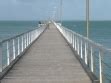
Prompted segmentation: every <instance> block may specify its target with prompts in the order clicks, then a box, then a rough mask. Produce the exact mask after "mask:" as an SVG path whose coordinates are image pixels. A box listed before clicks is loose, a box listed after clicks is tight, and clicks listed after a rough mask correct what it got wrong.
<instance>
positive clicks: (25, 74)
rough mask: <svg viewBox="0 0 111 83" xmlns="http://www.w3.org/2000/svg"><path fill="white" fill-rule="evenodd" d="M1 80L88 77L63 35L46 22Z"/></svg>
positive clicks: (18, 82)
mask: <svg viewBox="0 0 111 83" xmlns="http://www.w3.org/2000/svg"><path fill="white" fill-rule="evenodd" d="M1 82H2V83H91V80H90V78H89V77H88V76H87V74H86V73H85V71H84V69H83V68H82V67H81V65H80V63H79V61H78V60H77V59H76V57H75V56H74V54H73V52H72V51H71V49H70V47H69V46H68V44H67V43H66V41H65V40H64V38H63V37H62V36H61V35H60V33H59V32H58V31H57V29H56V28H55V26H53V25H52V24H50V27H49V28H48V29H47V30H46V31H45V32H44V33H43V35H41V37H40V38H39V39H38V40H37V41H36V42H35V43H34V44H33V45H32V46H31V48H30V49H29V50H28V51H27V53H26V54H25V55H24V56H23V57H22V58H21V60H20V61H18V62H17V64H16V65H15V66H14V67H13V69H12V70H11V71H10V72H9V73H8V74H7V75H6V76H5V77H4V79H3V80H2V81H1Z"/></svg>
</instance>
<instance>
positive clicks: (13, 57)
mask: <svg viewBox="0 0 111 83" xmlns="http://www.w3.org/2000/svg"><path fill="white" fill-rule="evenodd" d="M13 59H15V40H14V39H13Z"/></svg>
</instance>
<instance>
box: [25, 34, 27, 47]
mask: <svg viewBox="0 0 111 83" xmlns="http://www.w3.org/2000/svg"><path fill="white" fill-rule="evenodd" d="M24 40H25V48H26V46H27V45H26V44H27V42H26V41H27V35H26V34H24Z"/></svg>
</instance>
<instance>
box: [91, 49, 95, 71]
mask: <svg viewBox="0 0 111 83" xmlns="http://www.w3.org/2000/svg"><path fill="white" fill-rule="evenodd" d="M91 71H92V72H93V71H94V60H93V47H91Z"/></svg>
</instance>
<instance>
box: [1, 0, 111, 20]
mask: <svg viewBox="0 0 111 83" xmlns="http://www.w3.org/2000/svg"><path fill="white" fill-rule="evenodd" d="M85 1H86V0H63V13H62V19H63V20H85V7H86V6H85ZM110 10H111V0H90V19H91V20H111V11H110ZM59 11H60V0H0V20H47V19H49V18H52V17H54V16H55V17H56V18H55V19H59V18H60V16H59V15H60V12H59Z"/></svg>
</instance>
